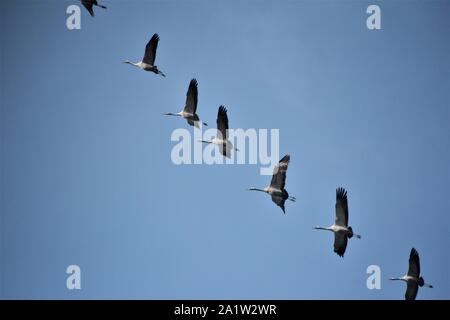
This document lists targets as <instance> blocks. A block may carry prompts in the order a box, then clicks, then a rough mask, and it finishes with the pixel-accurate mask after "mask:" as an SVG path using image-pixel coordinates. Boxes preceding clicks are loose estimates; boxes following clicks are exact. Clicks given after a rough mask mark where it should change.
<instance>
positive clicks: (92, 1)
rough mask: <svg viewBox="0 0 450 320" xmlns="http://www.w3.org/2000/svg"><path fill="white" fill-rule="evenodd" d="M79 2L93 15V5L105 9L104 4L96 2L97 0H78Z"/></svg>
mask: <svg viewBox="0 0 450 320" xmlns="http://www.w3.org/2000/svg"><path fill="white" fill-rule="evenodd" d="M80 1H81V4H82V5H83V6H84V7H85V8H86V9H87V11H89V14H90V15H91V16H92V17H93V16H95V14H94V8H93V7H94V6H97V7H100V8H103V9H106V7H105V6H103V5H101V4H98V3H97V0H80Z"/></svg>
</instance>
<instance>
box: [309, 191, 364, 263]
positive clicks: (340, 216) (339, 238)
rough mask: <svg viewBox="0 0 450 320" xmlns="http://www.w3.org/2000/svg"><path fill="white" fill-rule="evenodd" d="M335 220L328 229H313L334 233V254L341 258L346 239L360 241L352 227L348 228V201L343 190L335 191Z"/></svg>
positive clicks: (345, 246)
mask: <svg viewBox="0 0 450 320" xmlns="http://www.w3.org/2000/svg"><path fill="white" fill-rule="evenodd" d="M335 211H336V218H335V221H334V224H333V225H332V226H330V227H327V228H324V227H315V228H314V229H318V230H328V231H332V232H333V233H334V252H336V253H337V255H338V256H340V257H343V256H344V253H345V249H346V248H347V239H351V238H352V237H353V236H355V237H356V238H358V239H361V236H360V235H357V234H354V233H353V229H352V227H349V226H348V201H347V191H346V190H345V189H344V188H337V189H336V205H335Z"/></svg>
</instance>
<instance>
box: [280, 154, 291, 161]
mask: <svg viewBox="0 0 450 320" xmlns="http://www.w3.org/2000/svg"><path fill="white" fill-rule="evenodd" d="M289 161H291V156H290V155H288V154H287V155H285V156H284V157H283V158H281V160H280V161H279V162H280V163H281V162H289Z"/></svg>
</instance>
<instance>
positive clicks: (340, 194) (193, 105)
mask: <svg viewBox="0 0 450 320" xmlns="http://www.w3.org/2000/svg"><path fill="white" fill-rule="evenodd" d="M81 3H82V4H83V5H84V7H85V8H86V9H87V10H88V11H89V13H90V15H91V16H94V10H93V6H98V7H100V8H103V9H106V7H105V6H103V5H100V4H98V3H97V0H81ZM158 42H159V36H158V34H156V33H155V34H154V35H153V36H152V37H151V39H150V41H149V42H148V43H147V45H146V46H145V53H144V57H143V59H142V61H140V62H137V63H133V62H130V61H128V60H126V61H124V63H127V64H130V65H132V66H135V67H138V68H140V69H142V70H145V71H150V72H153V73H155V74H158V75H161V76H163V77H165V76H166V75H165V74H164V73H163V72H162V71H161V70H159V69H158V67H157V66H156V65H155V58H156V50H157V48H158ZM197 103H198V83H197V80H196V79H192V80H191V82H190V83H189V87H188V91H187V94H186V102H185V106H184V108H183V110H182V111H180V112H177V113H172V112H168V113H164V115H168V116H178V117H181V118H183V119H185V120H186V121H187V123H188V124H189V125H191V126H195V127H197V128H199V127H200V125H205V126H207V124H206V123H205V122H202V121H201V120H200V118H199V116H198V114H197ZM216 122H217V136H216V137H215V138H213V139H212V140H210V141H205V140H200V142H203V143H212V144H215V145H217V146H218V148H219V151H220V153H221V154H222V155H223V156H225V157H227V158H230V157H231V151H232V150H235V151H239V150H238V149H236V148H234V147H233V145H232V143H231V142H230V141H229V140H228V115H227V109H226V108H225V107H224V106H220V107H219V110H218V113H217V121H216ZM289 161H290V156H289V155H288V154H287V155H285V156H284V157H283V158H282V159H281V160H280V161H279V163H278V164H277V165H276V166H275V168H274V171H273V175H272V180H271V181H270V185H268V186H267V187H265V188H263V189H260V188H253V187H252V188H249V189H248V190H251V191H261V192H265V193H267V194H268V195H270V196H271V198H272V201H273V202H274V203H275V204H276V205H277V206H279V207H280V208H281V210H283V213H285V202H286V200H290V201H293V202H295V200H296V199H295V197H292V196H289V194H288V192H287V191H286V189H285V185H286V172H287V169H288V166H289ZM314 229H317V230H327V231H331V232H333V234H334V252H336V254H338V255H339V256H340V257H343V256H344V253H345V250H346V248H347V241H348V239H351V238H352V237H353V236H354V237H356V238H358V239H360V238H361V236H360V235H357V234H355V233H353V229H352V227H350V226H349V225H348V199H347V191H346V190H345V189H344V188H342V187H339V188H337V189H336V204H335V222H334V224H332V225H331V226H329V227H315V228H314ZM390 280H401V281H404V282H406V284H407V289H406V292H405V299H407V300H414V299H415V298H416V296H417V292H418V290H419V287H428V288H432V287H433V286H431V285H429V284H427V283H425V281H424V279H423V278H422V277H421V276H420V261H419V253H418V252H417V250H416V249H414V248H412V249H411V253H410V256H409V268H408V273H407V274H406V275H404V276H403V277H399V278H390Z"/></svg>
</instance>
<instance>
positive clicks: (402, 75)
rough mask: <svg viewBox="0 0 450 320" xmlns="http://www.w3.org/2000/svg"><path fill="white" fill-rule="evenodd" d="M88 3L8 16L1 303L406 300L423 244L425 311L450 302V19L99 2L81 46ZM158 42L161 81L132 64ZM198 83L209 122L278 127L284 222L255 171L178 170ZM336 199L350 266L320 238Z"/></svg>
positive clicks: (405, 6)
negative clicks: (224, 115) (76, 23)
mask: <svg viewBox="0 0 450 320" xmlns="http://www.w3.org/2000/svg"><path fill="white" fill-rule="evenodd" d="M76 3H77V1H49V0H47V1H13V2H11V1H10V2H1V4H0V7H1V10H0V12H1V20H0V24H1V25H0V26H1V33H0V34H1V41H2V46H1V60H0V68H1V69H0V75H1V80H0V81H1V93H0V97H1V113H0V124H1V127H0V130H1V131H0V138H1V149H0V151H1V153H0V159H1V162H0V165H1V176H0V191H1V202H0V211H1V220H0V221H1V224H0V231H1V234H0V246H1V252H0V268H1V269H0V275H1V277H0V281H1V283H0V288H1V297H2V298H32V299H36V298H44V299H49V298H61V299H74V298H83V299H84V298H86V299H91V298H101V299H108V298H124V299H132V298H137V299H228V298H229V299H241V298H242V299H403V294H404V290H405V285H404V284H401V283H391V282H389V281H388V280H387V279H388V278H389V277H391V276H401V275H403V274H404V273H406V271H407V265H408V256H409V251H410V249H411V247H413V246H414V247H415V248H417V250H418V251H419V254H420V257H421V262H422V275H423V276H424V278H425V279H426V280H427V282H429V283H431V284H433V285H434V286H435V288H434V289H426V288H423V289H421V290H420V291H419V295H418V299H449V298H450V288H449V286H448V284H449V283H450V275H449V273H448V270H450V251H449V250H448V246H449V245H450V237H449V235H450V232H449V231H450V230H449V225H450V219H449V214H450V198H449V196H448V195H449V190H450V170H449V163H450V144H449V141H450V140H449V138H450V126H449V121H450V76H449V74H450V73H449V71H450V42H449V41H448V40H449V33H450V20H449V19H448V12H449V10H450V2H448V1H427V2H422V1H375V2H374V1H339V2H337V1H206V0H205V1H203V0H189V1H137V0H135V1H112V0H102V4H104V5H106V6H107V7H108V9H107V10H102V9H99V8H96V10H95V12H96V17H95V18H91V17H90V16H89V15H88V14H87V12H86V10H84V8H82V17H81V19H82V20H81V30H74V31H69V30H67V29H66V24H65V23H66V21H65V20H66V18H67V15H66V13H65V11H66V8H67V6H69V5H71V4H76ZM370 4H378V5H380V7H381V10H382V30H379V31H370V30H368V29H367V28H366V18H367V16H368V15H367V14H366V8H367V6H368V5H370ZM155 32H157V33H159V35H160V37H161V40H160V44H159V48H158V54H157V65H158V66H159V67H160V69H161V70H163V71H164V72H165V73H166V74H167V78H162V77H159V76H156V75H154V74H152V73H147V72H143V71H141V70H138V69H136V68H132V67H131V66H128V65H124V64H122V63H120V62H121V61H123V60H125V59H130V60H132V61H140V59H141V58H142V55H143V50H144V47H145V44H146V43H147V41H148V40H149V38H150V37H151V35H152V34H153V33H155ZM194 77H195V78H197V79H198V82H199V107H198V112H199V114H200V116H201V117H202V120H204V121H206V122H208V123H210V124H214V123H215V117H216V114H217V108H218V106H219V105H220V104H224V105H226V106H227V107H228V113H229V118H230V126H231V127H234V128H268V129H270V128H278V129H280V153H281V155H283V154H285V153H289V154H290V155H291V165H290V167H289V171H288V178H287V186H286V188H287V190H288V191H289V193H290V194H292V195H295V196H296V197H297V202H296V203H287V205H286V211H287V215H285V216H284V215H283V214H282V212H281V210H280V209H279V208H277V207H276V206H275V205H274V204H273V203H272V202H271V200H270V198H269V197H268V196H265V195H263V194H257V193H250V192H247V191H246V190H245V189H246V188H248V187H250V186H260V187H263V186H265V185H267V184H268V183H269V181H270V177H267V176H261V175H259V166H258V165H239V166H236V165H234V166H231V165H230V166H225V165H222V166H207V165H190V166H189V165H184V166H183V165H182V166H175V165H174V164H173V163H172V162H171V160H170V152H171V149H172V147H173V146H174V143H173V142H171V141H170V135H171V133H172V131H173V130H174V129H176V128H180V127H181V128H187V125H186V123H185V121H182V120H181V119H177V118H169V117H163V116H162V115H161V113H163V112H168V111H172V112H173V111H178V110H179V109H181V107H182V106H183V103H184V99H185V94H186V89H187V86H188V83H189V80H190V79H191V78H194ZM338 186H343V187H345V188H346V189H347V190H348V196H349V207H350V225H351V226H352V227H353V229H354V230H355V232H356V233H359V234H362V236H363V238H362V239H361V240H356V239H352V240H350V242H349V245H348V247H347V251H346V254H345V258H343V259H342V258H340V257H338V256H337V255H336V254H335V253H334V252H333V236H332V234H331V233H325V232H322V231H316V230H313V229H312V227H313V226H316V225H330V224H332V223H333V219H334V202H335V188H336V187H338ZM71 264H77V265H79V266H80V267H81V272H82V289H81V290H78V291H77V290H73V291H69V290H68V289H67V288H66V286H65V284H66V277H67V275H66V274H65V270H66V268H67V266H68V265H71ZM372 264H375V265H379V266H380V267H381V272H382V274H381V276H382V283H381V286H382V288H381V290H368V289H367V287H366V279H367V277H368V275H367V274H366V268H367V267H368V266H369V265H372Z"/></svg>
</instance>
